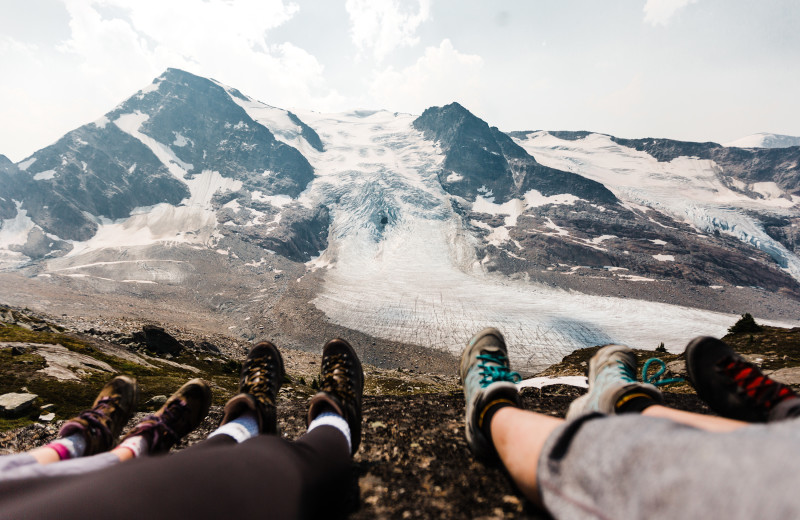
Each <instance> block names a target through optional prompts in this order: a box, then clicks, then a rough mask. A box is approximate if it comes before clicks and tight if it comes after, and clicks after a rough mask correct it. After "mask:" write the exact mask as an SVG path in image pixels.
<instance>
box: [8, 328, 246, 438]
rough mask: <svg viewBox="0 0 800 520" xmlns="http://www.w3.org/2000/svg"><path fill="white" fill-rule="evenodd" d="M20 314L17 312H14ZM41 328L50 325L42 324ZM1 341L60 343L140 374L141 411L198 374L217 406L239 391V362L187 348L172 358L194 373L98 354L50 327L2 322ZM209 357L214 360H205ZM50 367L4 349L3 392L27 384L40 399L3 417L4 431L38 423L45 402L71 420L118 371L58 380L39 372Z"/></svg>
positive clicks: (118, 368)
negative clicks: (21, 412) (17, 414)
mask: <svg viewBox="0 0 800 520" xmlns="http://www.w3.org/2000/svg"><path fill="white" fill-rule="evenodd" d="M15 317H16V316H15ZM41 325H42V326H47V324H46V323H44V322H42V324H41ZM0 342H22V343H35V344H51V345H55V344H60V345H62V346H64V347H66V348H67V349H68V350H70V351H72V352H77V353H80V354H84V355H87V356H90V357H92V358H94V359H97V360H98V361H103V362H105V363H108V364H109V365H110V366H111V367H112V368H114V370H116V371H117V372H118V373H120V374H127V375H130V376H133V377H135V378H136V380H137V382H138V384H139V409H140V410H142V409H144V406H143V404H144V403H145V402H146V401H147V400H148V399H150V398H151V397H153V396H155V395H166V396H169V395H171V394H172V393H173V392H174V391H175V390H177V389H178V388H179V387H180V386H181V385H183V384H184V383H185V382H186V381H188V380H189V379H193V378H195V377H199V378H202V379H205V380H206V381H208V382H209V383H211V386H212V389H213V402H214V404H224V403H225V401H227V400H228V399H229V398H230V397H231V396H232V395H233V394H234V393H235V392H236V390H237V387H238V383H239V370H240V368H241V364H240V363H239V362H238V361H229V360H224V359H221V360H220V359H218V358H213V357H210V356H204V357H203V358H200V357H198V356H196V355H195V354H194V353H192V352H189V351H184V352H182V353H181V354H180V355H179V356H176V357H175V358H174V359H173V360H172V361H174V362H177V363H180V364H183V365H189V366H192V367H195V368H197V369H198V370H199V371H200V372H199V373H194V372H192V371H190V370H186V369H184V368H180V367H175V366H173V365H170V364H167V363H164V362H161V361H160V360H158V359H150V360H148V361H149V362H150V363H151V364H153V365H155V368H152V367H144V366H142V365H138V364H136V363H133V362H131V361H128V360H125V359H121V358H118V357H116V356H112V355H108V354H105V353H103V352H100V351H99V350H98V349H97V348H95V347H94V346H93V345H92V344H91V341H90V340H85V339H83V338H81V337H80V336H79V335H75V334H66V333H62V332H52V331H51V330H38V331H37V330H30V329H29V328H26V327H23V326H19V325H13V324H8V323H0ZM207 358H210V359H207ZM45 366H46V363H45V360H44V358H43V357H41V356H39V355H37V354H34V353H24V354H21V355H17V356H12V354H11V349H10V348H6V349H0V393H9V392H19V391H21V389H22V388H23V387H25V388H27V389H28V391H29V392H31V393H34V394H37V395H38V396H39V398H38V399H37V401H36V402H35V403H34V406H33V408H32V409H31V410H30V412H29V413H28V414H26V415H24V416H22V417H0V431H5V430H9V429H12V428H18V427H20V426H24V425H26V424H30V423H31V422H33V421H36V420H37V419H38V417H39V414H40V410H39V407H40V406H41V405H44V404H53V405H55V407H54V409H53V410H52V411H54V412H55V414H56V419H67V418H69V417H72V416H74V415H76V414H77V413H79V412H80V411H81V410H84V409H86V408H88V407H89V406H91V404H92V402H93V401H94V399H95V397H96V396H97V393H98V392H99V391H100V389H101V388H102V387H103V385H104V384H105V383H106V382H107V381H108V380H110V379H111V378H112V377H113V376H114V374H110V373H105V372H98V371H88V373H87V374H86V375H85V376H84V377H82V378H81V380H80V381H59V380H56V379H54V378H52V377H49V376H46V375H44V374H41V373H37V370H41V369H42V368H44V367H45Z"/></svg>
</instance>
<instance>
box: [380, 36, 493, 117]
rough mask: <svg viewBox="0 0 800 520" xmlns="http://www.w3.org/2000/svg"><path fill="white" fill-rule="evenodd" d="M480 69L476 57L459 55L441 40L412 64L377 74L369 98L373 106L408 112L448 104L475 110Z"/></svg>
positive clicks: (480, 85)
mask: <svg viewBox="0 0 800 520" xmlns="http://www.w3.org/2000/svg"><path fill="white" fill-rule="evenodd" d="M482 69H483V59H482V58H481V57H480V56H477V55H472V54H462V53H460V52H458V51H457V50H456V49H455V48H453V44H452V43H451V42H450V40H448V39H445V40H443V41H442V43H441V44H440V45H439V46H438V47H428V48H427V49H425V52H424V54H423V55H422V56H420V58H419V59H418V60H417V61H416V63H414V64H413V65H411V66H409V67H406V68H404V69H402V70H395V69H394V68H393V67H388V68H386V69H385V70H383V71H381V72H379V73H377V74H376V75H375V77H374V78H373V79H372V82H371V85H370V95H371V96H372V98H373V100H374V101H375V103H376V104H377V106H381V107H386V108H390V107H391V108H392V109H394V110H401V111H404V112H411V113H421V112H422V111H423V110H424V109H425V108H428V107H430V106H433V105H443V104H446V103H450V102H452V101H459V102H461V103H463V104H464V105H466V106H467V107H468V108H470V110H472V109H473V108H475V109H479V108H480V105H481V99H482V98H483V94H484V92H483V90H484V88H483V87H484V84H483V81H482V76H481V72H482Z"/></svg>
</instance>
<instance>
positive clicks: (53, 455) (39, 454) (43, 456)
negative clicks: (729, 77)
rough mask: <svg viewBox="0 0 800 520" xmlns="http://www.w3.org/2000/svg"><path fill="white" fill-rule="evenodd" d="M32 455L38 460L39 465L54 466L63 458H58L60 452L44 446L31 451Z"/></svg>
mask: <svg viewBox="0 0 800 520" xmlns="http://www.w3.org/2000/svg"><path fill="white" fill-rule="evenodd" d="M28 453H30V455H31V456H32V457H33V458H34V459H36V462H38V463H39V464H52V463H53V462H58V461H60V460H61V458H60V457H59V456H58V452H57V451H56V450H54V449H53V448H51V447H49V446H42V447H41V448H36V449H33V450H31V451H29V452H28Z"/></svg>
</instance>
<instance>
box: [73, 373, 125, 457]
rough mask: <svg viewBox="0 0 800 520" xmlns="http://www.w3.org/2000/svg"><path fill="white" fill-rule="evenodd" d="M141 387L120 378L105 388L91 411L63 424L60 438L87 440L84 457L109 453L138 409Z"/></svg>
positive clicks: (85, 411) (122, 377)
mask: <svg viewBox="0 0 800 520" xmlns="http://www.w3.org/2000/svg"><path fill="white" fill-rule="evenodd" d="M138 395H139V388H138V386H137V385H136V379H134V378H132V377H129V376H117V377H115V378H114V379H112V380H111V381H109V382H108V383H106V384H105V386H103V388H102V389H101V390H100V393H99V394H97V398H96V399H95V400H94V403H92V408H91V409H89V410H84V411H83V412H81V413H80V414H79V415H78V416H77V417H73V418H72V419H70V420H68V421H67V422H65V423H64V425H63V426H62V427H61V430H60V431H59V432H58V436H59V437H61V438H63V437H69V436H70V435H75V434H76V433H80V434H82V435H83V436H84V438H85V439H86V451H85V452H84V455H94V454H95V453H101V452H103V451H108V450H110V449H111V448H112V447H113V446H114V442H115V440H116V438H117V437H118V436H119V434H120V432H121V431H122V428H123V427H124V426H125V425H126V424H127V423H128V419H130V418H131V415H133V412H134V411H135V410H136V400H137V398H138Z"/></svg>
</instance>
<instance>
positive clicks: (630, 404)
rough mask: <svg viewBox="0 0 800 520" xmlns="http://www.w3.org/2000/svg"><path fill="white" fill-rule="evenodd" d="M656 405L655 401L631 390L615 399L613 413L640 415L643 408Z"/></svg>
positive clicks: (646, 395) (642, 393)
mask: <svg viewBox="0 0 800 520" xmlns="http://www.w3.org/2000/svg"><path fill="white" fill-rule="evenodd" d="M654 404H658V403H657V402H656V400H655V399H653V398H652V397H651V396H650V395H648V394H645V393H644V392H637V391H636V390H633V391H631V392H628V393H627V394H623V395H622V396H620V398H619V399H617V402H616V404H615V405H614V412H615V413H617V414H621V413H641V412H642V411H643V410H644V409H645V408H647V407H649V406H653V405H654Z"/></svg>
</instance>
